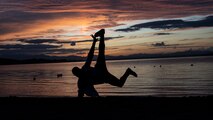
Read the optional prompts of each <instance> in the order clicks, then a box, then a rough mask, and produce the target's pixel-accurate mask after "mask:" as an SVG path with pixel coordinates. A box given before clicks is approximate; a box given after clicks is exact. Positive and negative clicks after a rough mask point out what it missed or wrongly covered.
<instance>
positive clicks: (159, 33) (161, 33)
mask: <svg viewBox="0 0 213 120" xmlns="http://www.w3.org/2000/svg"><path fill="white" fill-rule="evenodd" d="M171 34H173V33H155V34H154V35H171Z"/></svg>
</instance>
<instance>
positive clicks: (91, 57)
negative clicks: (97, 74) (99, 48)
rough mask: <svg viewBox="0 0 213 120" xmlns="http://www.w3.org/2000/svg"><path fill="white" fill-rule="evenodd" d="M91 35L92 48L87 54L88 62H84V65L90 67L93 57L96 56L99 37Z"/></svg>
mask: <svg viewBox="0 0 213 120" xmlns="http://www.w3.org/2000/svg"><path fill="white" fill-rule="evenodd" d="M91 37H92V38H93V43H92V46H91V48H90V51H89V53H88V55H87V59H86V62H85V64H84V66H83V67H86V68H87V67H90V65H91V63H92V59H93V56H94V51H95V43H96V42H97V39H96V38H95V37H94V36H93V35H91Z"/></svg>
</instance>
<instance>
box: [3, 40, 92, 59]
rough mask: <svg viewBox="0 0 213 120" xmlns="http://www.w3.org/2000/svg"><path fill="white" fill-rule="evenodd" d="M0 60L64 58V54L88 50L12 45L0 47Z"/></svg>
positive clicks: (51, 46)
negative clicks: (50, 56)
mask: <svg viewBox="0 0 213 120" xmlns="http://www.w3.org/2000/svg"><path fill="white" fill-rule="evenodd" d="M0 48H1V49H0V58H12V59H31V58H41V57H42V56H49V55H57V56H64V54H82V53H85V51H88V49H65V48H61V46H55V45H44V44H38V43H37V44H26V45H22V44H14V45H0Z"/></svg>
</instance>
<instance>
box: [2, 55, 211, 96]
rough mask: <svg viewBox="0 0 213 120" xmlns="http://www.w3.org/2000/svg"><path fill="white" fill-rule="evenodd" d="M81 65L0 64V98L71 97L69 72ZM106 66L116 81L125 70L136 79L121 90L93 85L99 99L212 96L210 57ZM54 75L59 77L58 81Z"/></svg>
mask: <svg viewBox="0 0 213 120" xmlns="http://www.w3.org/2000/svg"><path fill="white" fill-rule="evenodd" d="M94 63H95V61H94V62H93V65H94ZM191 64H193V65H191ZM82 65H83V62H66V63H45V64H25V65H1V66H0V96H47V97H49V96H61V97H63V96H71V97H75V96H77V84H76V83H77V78H76V77H75V76H73V74H72V72H71V69H72V68H73V67H74V66H79V67H81V66H82ZM160 66H161V67H160ZM107 67H108V70H109V71H110V72H111V73H112V74H113V75H115V76H116V77H118V78H120V77H121V76H122V75H123V73H124V72H125V71H126V69H127V68H128V67H130V68H131V69H133V70H134V71H135V72H136V73H137V74H138V77H137V78H135V77H133V76H129V78H128V80H127V81H126V83H125V85H124V86H123V87H122V88H119V87H115V86H111V85H109V84H101V85H96V86H95V88H96V89H97V91H98V92H99V94H100V96H161V97H162V96H165V97H174V96H175V97H182V96H207V95H213V57H187V58H163V59H162V58H159V59H135V60H115V61H107ZM57 74H63V76H62V77H59V78H58V77H57ZM34 77H35V78H36V80H34V79H33V78H34Z"/></svg>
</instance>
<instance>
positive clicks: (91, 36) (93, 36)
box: [90, 34, 98, 42]
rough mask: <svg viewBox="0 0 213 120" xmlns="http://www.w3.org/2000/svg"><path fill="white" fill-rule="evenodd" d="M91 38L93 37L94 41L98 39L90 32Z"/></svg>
mask: <svg viewBox="0 0 213 120" xmlns="http://www.w3.org/2000/svg"><path fill="white" fill-rule="evenodd" d="M90 36H91V37H92V38H93V41H94V42H97V41H98V39H97V38H96V37H95V36H94V35H93V34H92V35H90Z"/></svg>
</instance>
